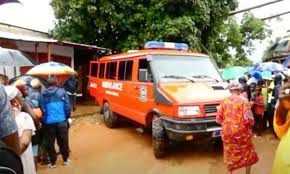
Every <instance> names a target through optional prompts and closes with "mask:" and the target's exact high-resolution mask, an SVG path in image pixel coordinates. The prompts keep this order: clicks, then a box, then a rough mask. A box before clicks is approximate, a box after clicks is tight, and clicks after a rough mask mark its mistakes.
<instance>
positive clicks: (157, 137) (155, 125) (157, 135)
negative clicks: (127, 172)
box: [152, 115, 169, 158]
mask: <svg viewBox="0 0 290 174" xmlns="http://www.w3.org/2000/svg"><path fill="white" fill-rule="evenodd" d="M168 142H169V141H168V137H167V135H166V131H165V129H164V126H163V122H162V120H161V119H160V117H159V116H158V115H155V116H154V117H153V120H152V146H153V152H154V156H155V157H156V158H163V157H165V156H166V152H167V148H168V144H169V143H168Z"/></svg>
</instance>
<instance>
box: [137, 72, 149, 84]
mask: <svg viewBox="0 0 290 174" xmlns="http://www.w3.org/2000/svg"><path fill="white" fill-rule="evenodd" d="M138 79H139V81H141V82H147V81H148V70H147V69H139V77H138Z"/></svg>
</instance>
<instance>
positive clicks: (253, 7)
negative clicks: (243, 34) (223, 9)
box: [229, 0, 284, 16]
mask: <svg viewBox="0 0 290 174" xmlns="http://www.w3.org/2000/svg"><path fill="white" fill-rule="evenodd" d="M281 1H284V0H275V1H270V2H266V3H263V4H259V5H255V6H252V7H248V8H245V9H241V10H235V11H232V12H230V13H229V16H232V15H235V14H238V13H243V12H246V11H250V10H253V9H256V8H261V7H264V6H266V5H270V4H274V3H277V2H281Z"/></svg>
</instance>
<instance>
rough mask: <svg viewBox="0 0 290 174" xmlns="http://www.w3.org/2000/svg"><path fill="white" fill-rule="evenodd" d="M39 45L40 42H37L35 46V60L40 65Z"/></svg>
mask: <svg viewBox="0 0 290 174" xmlns="http://www.w3.org/2000/svg"><path fill="white" fill-rule="evenodd" d="M38 45H39V43H38V42H35V45H34V48H35V50H34V51H35V59H36V62H37V63H39V59H38Z"/></svg>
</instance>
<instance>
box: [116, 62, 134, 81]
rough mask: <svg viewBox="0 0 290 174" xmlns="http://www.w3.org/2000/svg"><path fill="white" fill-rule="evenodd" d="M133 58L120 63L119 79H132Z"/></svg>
mask: <svg viewBox="0 0 290 174" xmlns="http://www.w3.org/2000/svg"><path fill="white" fill-rule="evenodd" d="M132 70H133V60H128V61H121V62H120V63H119V70H118V79H119V80H127V81H131V80H132Z"/></svg>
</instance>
